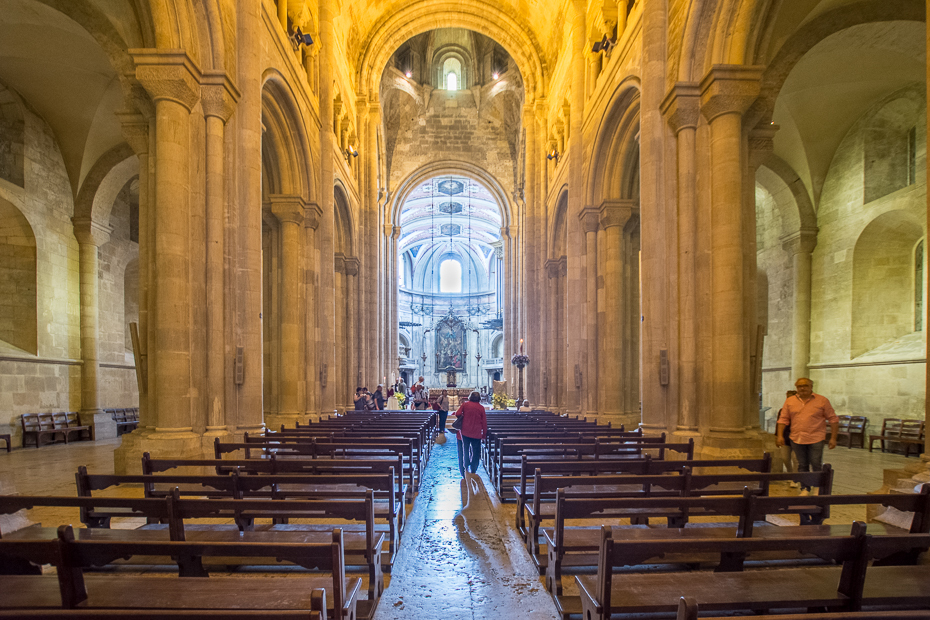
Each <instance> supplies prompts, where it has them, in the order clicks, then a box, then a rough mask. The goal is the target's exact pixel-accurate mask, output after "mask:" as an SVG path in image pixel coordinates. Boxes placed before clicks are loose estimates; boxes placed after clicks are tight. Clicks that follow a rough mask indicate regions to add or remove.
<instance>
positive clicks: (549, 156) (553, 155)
mask: <svg viewBox="0 0 930 620" xmlns="http://www.w3.org/2000/svg"><path fill="white" fill-rule="evenodd" d="M546 159H548V160H550V161H551V160H553V159H554V160H555V163H559V152H558V151H557V150H555V149H552V150H551V151H549V152H548V153H546Z"/></svg>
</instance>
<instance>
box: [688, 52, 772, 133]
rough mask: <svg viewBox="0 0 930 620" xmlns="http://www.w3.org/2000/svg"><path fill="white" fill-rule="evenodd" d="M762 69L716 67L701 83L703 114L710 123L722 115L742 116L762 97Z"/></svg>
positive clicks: (741, 66)
mask: <svg viewBox="0 0 930 620" xmlns="http://www.w3.org/2000/svg"><path fill="white" fill-rule="evenodd" d="M763 70H764V69H763V67H758V66H747V65H714V66H713V67H711V69H710V71H708V72H707V75H705V76H704V79H703V80H701V113H702V114H703V115H704V118H706V119H707V120H708V122H710V121H713V120H714V119H715V118H717V117H718V116H720V115H722V114H743V113H744V112H745V111H746V110H748V109H749V106H751V105H752V103H753V101H755V100H756V99H757V98H758V97H759V92H760V91H761V89H762V72H763Z"/></svg>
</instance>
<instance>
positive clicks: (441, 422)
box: [439, 411, 449, 433]
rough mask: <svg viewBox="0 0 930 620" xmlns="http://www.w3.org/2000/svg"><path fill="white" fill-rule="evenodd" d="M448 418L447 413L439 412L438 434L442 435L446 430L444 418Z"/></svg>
mask: <svg viewBox="0 0 930 620" xmlns="http://www.w3.org/2000/svg"><path fill="white" fill-rule="evenodd" d="M448 417H449V412H448V411H440V412H439V432H440V433H443V432H445V430H446V418H448Z"/></svg>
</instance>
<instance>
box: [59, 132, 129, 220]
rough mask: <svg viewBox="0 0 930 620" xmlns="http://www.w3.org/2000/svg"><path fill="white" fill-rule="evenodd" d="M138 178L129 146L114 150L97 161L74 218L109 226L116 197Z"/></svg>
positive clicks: (82, 186) (76, 205) (75, 206)
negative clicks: (132, 180)
mask: <svg viewBox="0 0 930 620" xmlns="http://www.w3.org/2000/svg"><path fill="white" fill-rule="evenodd" d="M137 176H139V159H138V157H136V154H135V152H133V150H132V148H130V147H129V145H128V144H126V143H123V144H120V145H118V146H115V147H113V148H112V149H110V150H109V151H107V152H106V153H104V154H103V155H102V156H101V157H100V159H98V160H97V161H96V162H95V163H94V165H93V167H92V168H91V169H90V172H88V173H87V176H86V177H84V182H83V183H82V184H81V189H80V190H78V195H77V199H76V200H75V202H74V218H75V219H76V220H81V219H85V220H86V219H89V220H91V221H94V222H97V223H99V224H103V225H106V224H107V222H109V220H110V210H111V209H112V208H113V201H114V200H116V196H117V194H119V193H120V191H122V189H123V187H125V186H126V183H128V182H129V181H130V179H132V178H133V177H137Z"/></svg>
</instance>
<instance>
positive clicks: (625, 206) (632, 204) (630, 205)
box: [598, 200, 637, 230]
mask: <svg viewBox="0 0 930 620" xmlns="http://www.w3.org/2000/svg"><path fill="white" fill-rule="evenodd" d="M636 207H637V205H636V201H635V200H605V201H604V202H602V203H601V206H600V208H599V209H598V213H599V214H600V225H601V228H603V229H604V230H607V229H608V228H612V227H614V226H619V227H621V228H622V227H624V226H626V223H627V222H629V221H630V217H632V215H633V212H634V211H635V210H636Z"/></svg>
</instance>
